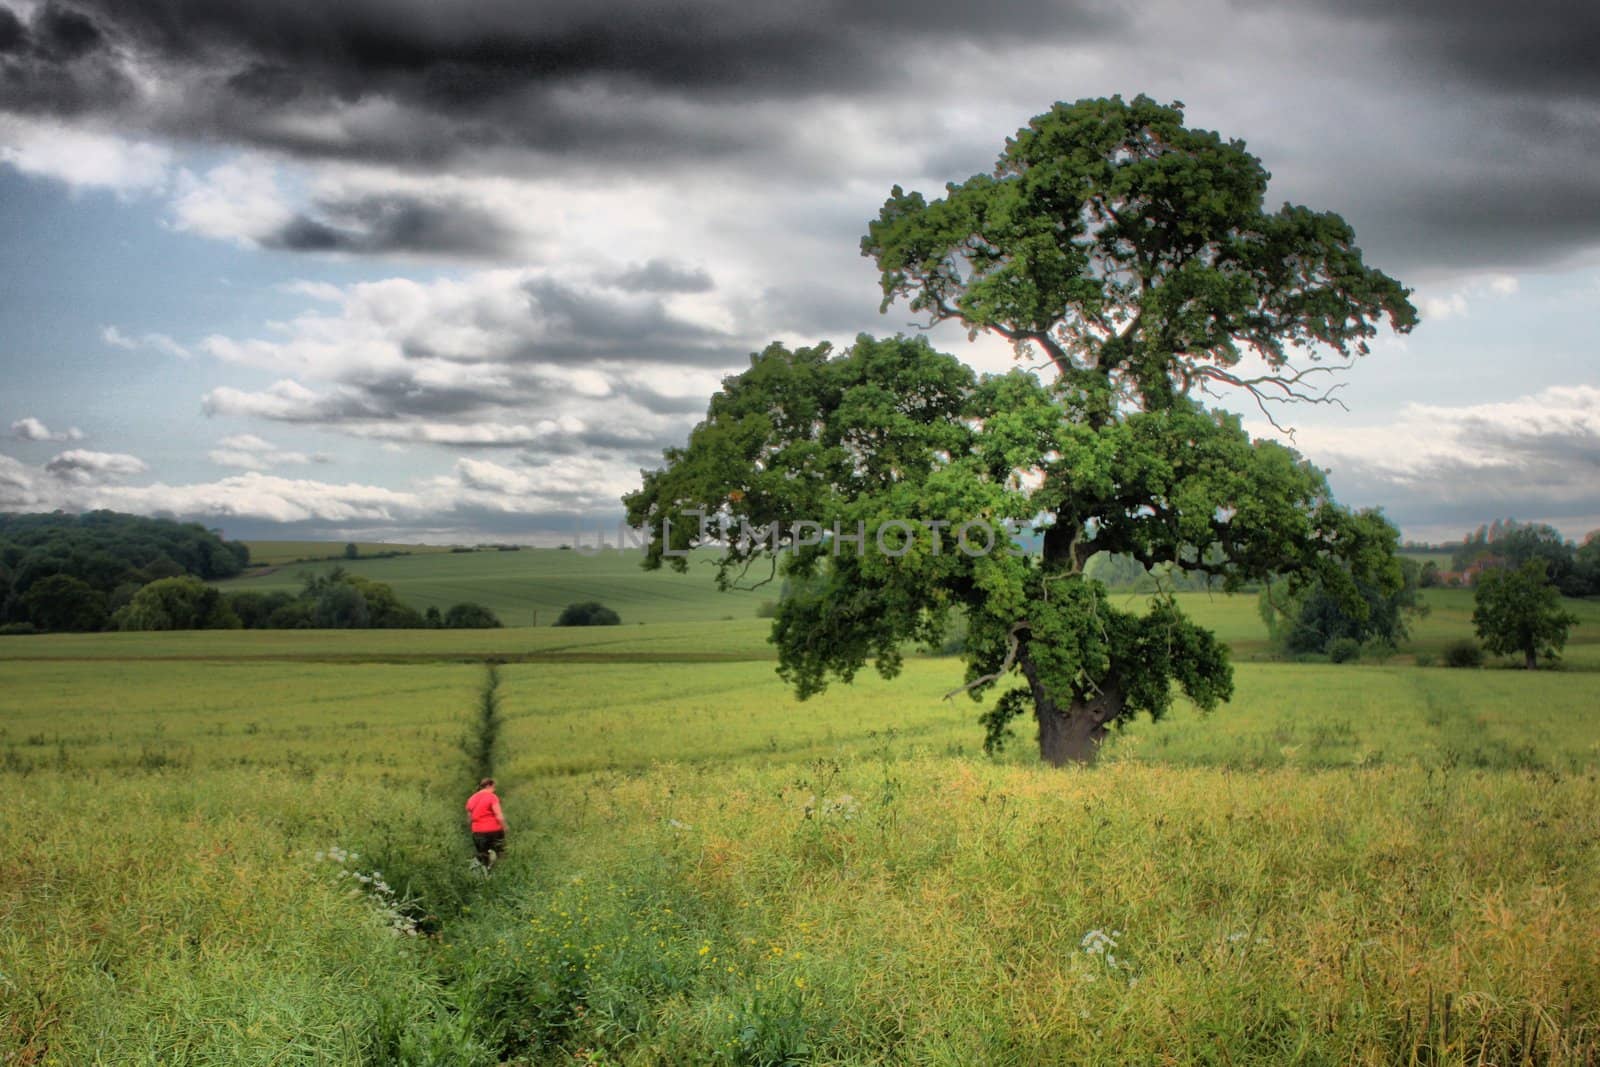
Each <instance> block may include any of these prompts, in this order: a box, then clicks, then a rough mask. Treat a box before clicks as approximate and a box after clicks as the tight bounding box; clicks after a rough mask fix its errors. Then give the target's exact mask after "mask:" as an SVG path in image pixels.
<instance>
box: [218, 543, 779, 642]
mask: <svg viewBox="0 0 1600 1067" xmlns="http://www.w3.org/2000/svg"><path fill="white" fill-rule="evenodd" d="M606 536H607V537H608V538H614V537H615V533H614V532H608V533H607V535H606ZM590 537H591V538H592V537H593V531H591V532H590ZM586 544H589V545H590V547H589V548H586V549H585V550H584V551H581V552H580V551H576V550H573V549H567V550H562V549H556V548H529V549H522V550H520V551H516V552H495V551H478V552H448V551H444V552H438V551H436V552H431V553H428V554H423V555H413V556H399V557H395V558H392V559H367V560H363V559H357V560H343V559H337V560H329V561H327V562H321V563H307V564H288V565H285V566H282V567H280V568H277V569H275V570H273V571H271V572H270V573H266V574H258V575H249V576H246V577H242V578H234V579H230V580H228V581H225V582H218V583H216V584H217V587H218V588H220V589H223V590H226V591H228V592H241V591H244V590H253V591H257V592H263V593H270V592H275V591H280V590H281V591H284V592H293V591H296V590H298V589H299V588H300V586H301V584H302V582H303V577H302V576H304V575H312V574H320V573H323V572H325V571H328V570H330V569H332V568H334V567H343V568H344V569H345V570H347V571H349V572H351V573H352V574H359V575H362V576H363V577H367V578H372V579H374V580H375V581H380V582H387V583H389V584H391V585H393V586H394V587H395V591H396V592H398V593H399V594H400V596H401V599H403V600H404V601H405V602H406V603H408V604H410V605H411V606H412V607H414V608H416V609H418V610H419V611H421V610H426V609H428V608H430V607H434V608H438V609H439V610H441V611H444V610H446V609H448V608H449V607H450V606H451V605H452V604H458V603H461V602H462V601H473V602H476V603H479V604H483V605H485V606H486V607H489V608H492V609H493V610H494V612H495V613H496V614H497V615H499V616H500V620H501V621H502V622H504V623H505V624H506V625H507V626H548V625H550V624H551V623H553V622H555V621H556V617H557V616H558V615H560V614H561V609H562V608H564V607H566V606H567V605H568V604H573V603H577V602H580V601H585V600H598V601H600V602H601V603H603V604H605V605H606V606H607V607H609V608H611V609H612V610H614V611H616V612H617V613H618V614H619V615H621V616H622V621H623V622H624V623H629V624H634V623H641V622H651V623H653V622H685V621H706V620H720V619H730V618H740V619H748V618H751V617H753V616H754V615H755V612H756V609H757V607H758V606H759V605H760V604H761V603H762V602H763V601H766V600H776V599H777V596H778V590H779V583H777V582H769V583H768V584H766V585H763V586H761V587H760V588H756V589H750V590H745V589H738V590H729V591H728V592H726V593H720V592H718V591H717V588H716V585H715V583H714V582H713V581H712V568H711V566H710V563H709V558H710V557H708V556H702V557H700V558H697V559H693V560H691V566H690V569H689V573H688V574H678V573H677V572H675V571H672V570H669V569H666V568H663V569H662V570H660V571H654V572H646V571H643V570H641V569H640V567H639V560H640V558H641V557H640V553H639V552H638V551H634V550H628V551H623V550H618V549H615V548H611V549H606V550H603V551H601V550H595V549H593V546H592V543H589V542H586ZM760 577H761V575H757V574H752V575H751V576H750V579H749V581H748V582H747V583H745V584H749V585H753V584H754V583H755V582H756V581H758V580H759V579H760Z"/></svg>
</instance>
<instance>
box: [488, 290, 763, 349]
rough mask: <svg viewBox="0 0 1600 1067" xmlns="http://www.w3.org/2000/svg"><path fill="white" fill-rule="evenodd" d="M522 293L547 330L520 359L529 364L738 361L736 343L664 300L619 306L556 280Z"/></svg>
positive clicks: (610, 297) (620, 303)
mask: <svg viewBox="0 0 1600 1067" xmlns="http://www.w3.org/2000/svg"><path fill="white" fill-rule="evenodd" d="M523 291H524V292H525V293H527V295H528V298H529V300H530V301H531V304H532V307H533V308H534V313H535V315H536V317H537V318H538V319H539V321H541V322H542V323H543V324H544V326H543V329H542V330H541V331H540V336H539V337H537V338H535V339H531V340H530V341H529V342H528V343H527V344H526V345H525V346H524V347H523V349H522V351H521V352H520V354H519V355H520V358H521V359H522V360H524V361H527V362H539V363H553V364H562V365H567V366H572V365H584V364H588V363H591V362H593V361H596V360H617V361H625V362H643V361H648V362H652V363H668V364H672V365H674V366H703V367H726V366H728V365H730V363H734V362H737V360H738V358H739V354H740V352H739V343H738V342H737V340H736V339H734V338H731V337H728V336H727V335H725V334H722V333H718V332H716V331H714V330H710V329H707V328H706V327H704V326H700V325H698V324H696V323H693V322H688V321H686V320H684V319H681V318H678V317H676V316H674V315H673V314H672V312H671V311H670V310H669V309H668V308H667V307H666V305H664V304H663V303H662V302H661V301H660V300H648V301H643V302H640V301H624V300H618V299H615V296H614V294H611V293H607V292H605V291H603V290H602V291H598V292H597V291H589V290H582V289H579V288H576V287H574V286H570V285H566V284H563V283H562V282H559V281H556V280H555V279H553V278H538V279H533V280H530V281H528V282H527V283H525V284H524V285H523Z"/></svg>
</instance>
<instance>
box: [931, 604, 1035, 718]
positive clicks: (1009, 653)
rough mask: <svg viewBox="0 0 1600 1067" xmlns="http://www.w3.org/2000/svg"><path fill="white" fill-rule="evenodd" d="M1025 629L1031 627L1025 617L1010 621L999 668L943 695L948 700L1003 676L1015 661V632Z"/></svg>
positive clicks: (1016, 639) (1016, 645)
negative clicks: (1004, 655) (1004, 652)
mask: <svg viewBox="0 0 1600 1067" xmlns="http://www.w3.org/2000/svg"><path fill="white" fill-rule="evenodd" d="M1027 629H1031V627H1030V626H1029V625H1028V620H1027V619H1019V620H1018V621H1016V622H1014V623H1012V624H1011V630H1010V631H1009V632H1008V633H1007V634H1006V646H1007V647H1006V658H1005V661H1004V662H1003V663H1001V664H1000V669H999V670H997V671H994V672H993V673H991V674H986V675H984V676H983V677H981V678H976V679H973V680H972V681H970V682H968V683H967V684H966V685H964V686H962V687H961V688H959V689H952V690H950V692H948V693H946V694H945V695H944V698H945V699H946V700H949V699H951V698H952V697H956V696H959V695H960V694H962V693H965V692H967V691H968V690H972V689H977V688H978V687H979V686H984V685H989V684H990V683H992V682H998V681H999V680H1000V679H1001V678H1003V677H1005V674H1006V672H1007V671H1009V670H1011V668H1012V665H1013V664H1015V663H1016V662H1017V647H1018V645H1019V643H1020V642H1019V640H1018V638H1017V634H1019V633H1021V632H1022V631H1023V630H1027Z"/></svg>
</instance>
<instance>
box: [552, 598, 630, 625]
mask: <svg viewBox="0 0 1600 1067" xmlns="http://www.w3.org/2000/svg"><path fill="white" fill-rule="evenodd" d="M621 622H622V617H621V616H620V615H618V614H617V613H616V612H614V611H612V610H611V609H610V608H608V607H606V606H605V605H604V604H602V603H600V602H599V601H598V600H585V601H584V602H583V603H581V604H568V605H567V606H566V607H565V608H563V609H562V611H561V617H560V618H559V619H557V620H556V625H557V626H617V625H620V624H621Z"/></svg>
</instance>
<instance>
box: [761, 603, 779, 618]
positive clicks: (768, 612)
mask: <svg viewBox="0 0 1600 1067" xmlns="http://www.w3.org/2000/svg"><path fill="white" fill-rule="evenodd" d="M777 617H778V602H777V601H776V600H763V601H762V602H761V603H760V604H757V605H756V618H758V619H775V618H777Z"/></svg>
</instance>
